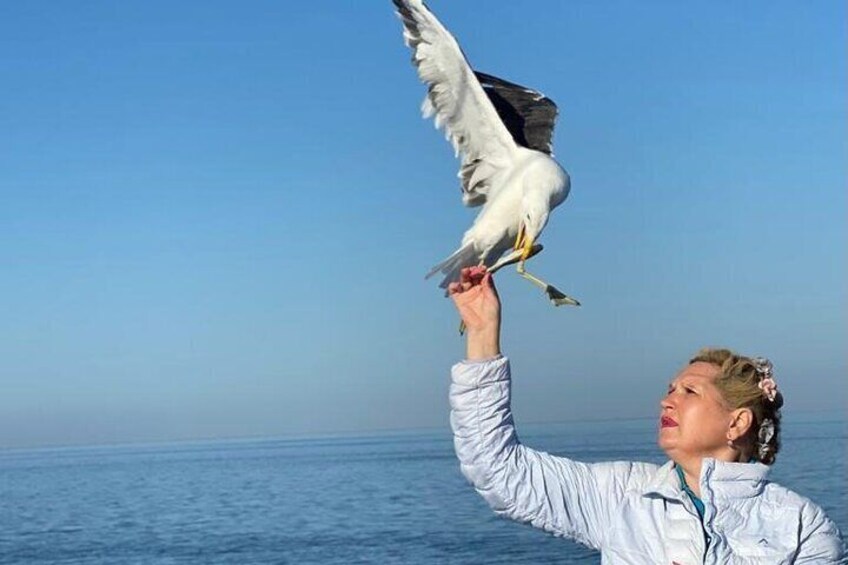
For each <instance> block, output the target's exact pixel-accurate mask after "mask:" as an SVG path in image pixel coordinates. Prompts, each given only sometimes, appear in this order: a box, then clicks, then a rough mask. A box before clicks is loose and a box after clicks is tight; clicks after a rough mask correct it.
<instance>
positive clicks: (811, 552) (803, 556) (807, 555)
mask: <svg viewBox="0 0 848 565" xmlns="http://www.w3.org/2000/svg"><path fill="white" fill-rule="evenodd" d="M802 521H803V526H802V532H801V535H802V538H801V542H800V543H799V544H798V554H797V555H796V556H795V561H794V563H797V564H799V565H801V564H809V563H816V564H819V565H831V564H837V563H838V564H840V565H848V550H846V547H845V540H844V539H843V538H842V534H841V533H840V532H839V528H837V527H836V524H834V523H833V522H832V521H831V520H830V518H828V517H827V516H826V515H825V513H824V511H823V510H822V509H821V508H819V507H818V506H816V505H815V504H808V505H806V506H805V507H804V509H803V511H802Z"/></svg>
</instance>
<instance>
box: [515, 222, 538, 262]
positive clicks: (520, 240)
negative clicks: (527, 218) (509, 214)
mask: <svg viewBox="0 0 848 565" xmlns="http://www.w3.org/2000/svg"><path fill="white" fill-rule="evenodd" d="M513 248H514V249H515V250H516V251H518V250H521V260H522V261H526V260H527V257H529V256H530V251H531V250H532V249H533V238H532V237H527V230H526V229H525V227H524V222H521V225H520V226H518V235H516V237H515V246H514V247H513Z"/></svg>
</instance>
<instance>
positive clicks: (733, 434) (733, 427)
mask: <svg viewBox="0 0 848 565" xmlns="http://www.w3.org/2000/svg"><path fill="white" fill-rule="evenodd" d="M753 423H754V413H753V412H751V409H750V408H737V409H736V410H734V411H733V412H731V413H730V426H729V427H728V428H727V439H729V440H731V441H737V440H739V439H741V438H743V437H745V434H747V433H748V430H750V429H751V425H753Z"/></svg>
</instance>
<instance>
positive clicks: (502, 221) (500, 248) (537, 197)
mask: <svg viewBox="0 0 848 565" xmlns="http://www.w3.org/2000/svg"><path fill="white" fill-rule="evenodd" d="M492 185H493V188H492V190H491V191H490V192H489V194H488V198H487V199H486V203H485V204H483V207H482V209H481V210H480V213H479V214H477V217H476V218H475V220H474V223H473V224H472V225H471V227H470V228H469V229H468V230H467V231H466V232H465V235H463V237H462V243H461V245H460V248H462V247H465V246H466V245H473V246H474V249H475V251H476V252H477V256H478V258H479V260H480V261H481V262H483V263H484V264H486V265H487V266H490V265H491V264H492V263H494V261H495V260H497V259H498V258H499V257H500V256H501V255H503V253H505V252H506V251H507V250H509V249H511V248H512V247H513V245H514V242H515V241H516V239H517V237H518V232H519V230H520V228H521V224H522V221H523V220H524V219H525V218H526V217H527V215H528V213H529V211H530V210H534V209H547V210H549V211H550V210H553V209H554V208H555V207H557V206H559V205H560V204H561V203H562V202H563V201H564V200H565V199H566V197H567V196H568V192H569V190H570V188H571V182H570V179H569V177H568V173H567V172H565V169H563V168H562V167H561V166H560V165H559V163H557V162H556V161H555V160H554V159H552V158H551V157H549V156H548V155H546V154H544V153H542V152H540V151H534V150H532V149H527V148H525V147H516V157H515V159H514V162H513V164H512V166H510V167H509V168H506V169H504V170H503V171H502V172H501V173H499V174H498V175H496V176H495V178H494V179H493V181H492ZM546 219H547V218H545V220H546ZM544 227H545V226H544V223H543V224H542V225H541V226H539V229H538V232H537V233H536V236H537V237H538V235H539V233H541V231H542V229H544Z"/></svg>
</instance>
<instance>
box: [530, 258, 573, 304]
mask: <svg viewBox="0 0 848 565" xmlns="http://www.w3.org/2000/svg"><path fill="white" fill-rule="evenodd" d="M516 270H517V271H518V274H519V275H521V276H522V277H524V278H525V279H527V280H528V281H530V282H531V283H533V284H534V285H536V286H538V287H539V288H541V289H542V290H544V291H545V294H547V295H548V299H550V301H551V302H553V304H554V306H562V305H563V304H568V305H569V306H580V302H578V301H577V300H576V299H574V298H571V297H570V296H568V295H567V294H565V293H563V292H561V291H560V290H558V289H557V288H556V287H554V286H553V285H550V284H548V283H546V282H545V281H543V280H542V279H540V278H538V277H536V276H534V275H531V274H530V273H528V272H527V270H526V269H525V268H524V261H519V263H518V267H517V268H516Z"/></svg>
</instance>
